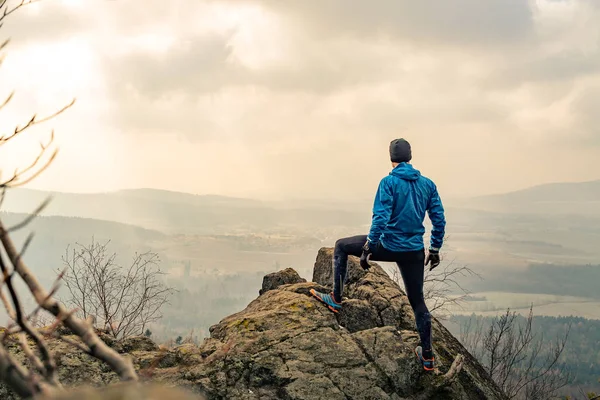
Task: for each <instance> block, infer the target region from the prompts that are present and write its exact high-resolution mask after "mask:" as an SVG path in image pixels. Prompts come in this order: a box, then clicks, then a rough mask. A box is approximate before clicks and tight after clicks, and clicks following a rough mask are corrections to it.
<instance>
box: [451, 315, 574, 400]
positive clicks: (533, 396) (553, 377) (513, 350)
mask: <svg viewBox="0 0 600 400" xmlns="http://www.w3.org/2000/svg"><path fill="white" fill-rule="evenodd" d="M533 320H534V319H533V307H530V309H529V314H528V316H527V318H524V321H522V320H521V319H520V318H519V316H518V314H516V313H515V312H511V311H510V309H508V310H507V311H506V312H505V313H504V314H502V315H500V316H497V317H495V318H494V319H493V320H492V321H491V323H490V325H489V326H487V327H485V326H484V325H483V322H484V320H483V318H479V319H477V320H476V321H475V322H474V323H473V320H472V319H471V320H469V322H468V323H467V324H464V325H463V326H462V327H461V334H460V341H461V342H462V343H463V345H464V346H465V347H466V348H467V349H468V350H469V351H470V352H471V354H472V355H473V356H474V357H476V358H477V359H478V360H479V361H480V362H481V364H482V365H483V366H484V368H485V369H486V370H487V372H488V373H489V374H490V376H491V377H492V379H493V380H494V381H495V382H496V383H497V384H498V385H499V386H500V388H501V389H502V390H503V391H504V392H505V393H506V395H507V396H508V397H509V398H511V399H526V400H546V399H550V398H552V396H554V395H555V394H556V393H557V391H558V390H559V389H561V388H563V387H565V386H566V385H567V384H568V383H569V381H570V380H571V374H570V373H569V371H564V370H562V369H561V368H560V359H561V355H562V353H563V351H564V349H565V346H566V344H567V340H568V337H569V331H570V326H569V327H568V328H567V329H566V331H565V333H564V335H561V336H559V337H557V338H555V339H554V340H547V339H546V338H544V335H543V333H539V334H536V333H534V329H533Z"/></svg>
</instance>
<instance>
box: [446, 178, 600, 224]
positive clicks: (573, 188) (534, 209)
mask: <svg viewBox="0 0 600 400" xmlns="http://www.w3.org/2000/svg"><path fill="white" fill-rule="evenodd" d="M452 204H453V205H455V206H458V207H464V208H471V209H476V210H483V211H493V212H501V213H511V214H571V215H588V216H596V217H600V180H597V181H589V182H568V183H567V182H565V183H550V184H545V185H539V186H534V187H531V188H528V189H524V190H519V191H514V192H510V193H504V194H496V195H488V196H478V197H473V198H469V199H462V200H455V201H453V203H452Z"/></svg>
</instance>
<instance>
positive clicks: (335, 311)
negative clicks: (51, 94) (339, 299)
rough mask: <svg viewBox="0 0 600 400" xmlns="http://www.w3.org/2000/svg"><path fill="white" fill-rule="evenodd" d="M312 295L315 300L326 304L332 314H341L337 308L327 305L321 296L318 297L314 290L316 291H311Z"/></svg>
mask: <svg viewBox="0 0 600 400" xmlns="http://www.w3.org/2000/svg"><path fill="white" fill-rule="evenodd" d="M310 294H311V295H312V296H313V297H314V298H315V299H317V300H319V301H320V302H321V303H323V304H325V305H326V306H327V308H329V309H330V310H331V311H332V312H334V313H336V314H338V313H339V311H338V310H336V309H335V308H333V307H331V306H330V305H329V304H327V303H325V302H324V301H323V299H322V298H320V297H319V296H317V295H316V294H315V290H314V289H310Z"/></svg>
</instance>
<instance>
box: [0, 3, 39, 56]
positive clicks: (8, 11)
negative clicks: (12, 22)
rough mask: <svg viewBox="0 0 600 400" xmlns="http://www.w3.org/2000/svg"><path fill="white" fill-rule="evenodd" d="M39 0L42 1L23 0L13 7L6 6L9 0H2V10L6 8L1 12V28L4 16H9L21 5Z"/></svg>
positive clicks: (0, 5)
mask: <svg viewBox="0 0 600 400" xmlns="http://www.w3.org/2000/svg"><path fill="white" fill-rule="evenodd" d="M38 1H41V0H21V2H20V3H19V4H17V5H16V6H14V7H13V8H9V7H7V6H6V2H7V0H2V1H0V10H2V9H4V10H3V11H2V12H1V13H0V28H2V24H3V21H4V18H6V17H8V16H9V15H10V14H12V13H14V12H15V11H17V10H18V9H20V8H21V7H25V6H27V5H29V4H32V3H37V2H38ZM0 49H1V47H0Z"/></svg>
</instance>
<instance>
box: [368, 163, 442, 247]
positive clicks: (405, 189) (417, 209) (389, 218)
mask: <svg viewBox="0 0 600 400" xmlns="http://www.w3.org/2000/svg"><path fill="white" fill-rule="evenodd" d="M425 212H427V214H429V219H430V220H431V223H432V225H433V229H432V230H431V243H430V247H432V248H436V249H439V248H440V247H442V243H443V241H444V233H445V229H446V218H445V216H444V207H443V205H442V201H441V200H440V196H439V195H438V192H437V187H436V185H435V184H434V183H433V182H432V181H431V180H430V179H429V178H426V177H424V176H422V175H421V173H420V172H419V171H418V170H416V169H415V168H413V166H412V165H410V164H407V163H401V164H399V165H398V166H397V167H396V168H394V169H393V170H392V171H391V172H390V174H389V175H388V176H386V177H385V178H383V179H382V180H381V182H380V183H379V188H378V190H377V194H376V195H375V202H374V204H373V221H372V223H371V230H370V232H369V242H371V243H372V245H374V244H377V243H378V242H381V244H382V245H383V247H384V248H386V249H387V250H390V251H412V250H422V249H424V247H425V246H424V243H423V235H424V234H425V226H424V225H423V221H424V220H425ZM372 245H371V246H372Z"/></svg>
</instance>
